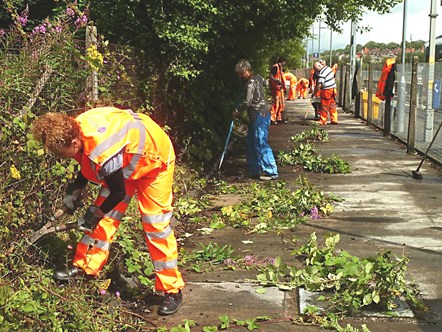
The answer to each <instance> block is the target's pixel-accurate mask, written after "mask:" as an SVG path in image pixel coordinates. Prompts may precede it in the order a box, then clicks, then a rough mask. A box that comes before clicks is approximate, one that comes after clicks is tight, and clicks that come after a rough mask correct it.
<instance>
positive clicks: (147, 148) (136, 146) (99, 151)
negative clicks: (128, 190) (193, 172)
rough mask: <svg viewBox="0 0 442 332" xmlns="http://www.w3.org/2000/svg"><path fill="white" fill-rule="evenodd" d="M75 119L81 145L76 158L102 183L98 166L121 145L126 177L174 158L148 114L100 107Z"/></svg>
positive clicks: (87, 173)
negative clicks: (80, 152)
mask: <svg viewBox="0 0 442 332" xmlns="http://www.w3.org/2000/svg"><path fill="white" fill-rule="evenodd" d="M76 121H77V122H78V123H79V124H80V127H81V130H82V139H83V145H84V147H83V153H82V154H81V155H77V156H75V159H76V160H77V161H78V163H79V164H80V165H81V173H82V174H83V175H84V176H85V177H86V178H87V179H88V180H89V181H92V182H95V183H103V177H102V176H100V168H101V166H102V165H103V163H105V162H106V161H107V160H109V159H110V158H111V157H112V156H114V155H116V154H117V153H118V152H120V151H121V150H122V149H123V148H124V154H123V157H124V158H123V174H124V178H125V179H132V180H136V179H139V178H141V177H143V176H145V175H146V174H148V173H149V172H150V171H152V170H154V169H155V168H159V167H162V166H163V165H168V164H170V163H171V162H173V161H174V160H175V153H174V150H173V147H172V144H171V142H170V139H169V137H168V136H167V134H166V133H165V132H164V131H163V130H162V129H161V128H160V127H159V126H158V125H157V124H156V123H155V122H154V121H153V120H152V119H151V118H150V117H148V116H147V115H144V114H140V113H134V112H132V111H131V110H120V109H118V108H114V107H101V108H95V109H91V110H89V111H87V112H85V113H83V114H80V115H79V116H78V117H77V118H76Z"/></svg>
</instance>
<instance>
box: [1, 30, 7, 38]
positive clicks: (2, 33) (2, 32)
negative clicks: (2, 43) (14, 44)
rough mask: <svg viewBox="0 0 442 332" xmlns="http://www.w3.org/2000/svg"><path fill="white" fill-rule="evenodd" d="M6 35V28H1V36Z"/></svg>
mask: <svg viewBox="0 0 442 332" xmlns="http://www.w3.org/2000/svg"><path fill="white" fill-rule="evenodd" d="M4 35H6V31H5V29H0V37H3V36H4Z"/></svg>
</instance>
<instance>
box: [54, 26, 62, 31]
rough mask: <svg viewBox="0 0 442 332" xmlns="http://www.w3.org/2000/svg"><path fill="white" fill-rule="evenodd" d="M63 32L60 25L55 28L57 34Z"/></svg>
mask: <svg viewBox="0 0 442 332" xmlns="http://www.w3.org/2000/svg"><path fill="white" fill-rule="evenodd" d="M62 30H63V28H62V27H61V26H59V25H57V26H56V27H55V32H58V33H60V32H61V31H62Z"/></svg>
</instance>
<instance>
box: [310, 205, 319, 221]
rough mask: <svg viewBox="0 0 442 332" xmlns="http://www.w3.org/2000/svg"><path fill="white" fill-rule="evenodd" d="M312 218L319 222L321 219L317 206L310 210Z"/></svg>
mask: <svg viewBox="0 0 442 332" xmlns="http://www.w3.org/2000/svg"><path fill="white" fill-rule="evenodd" d="M310 218H311V219H312V220H318V219H319V211H318V208H317V207H316V206H314V207H313V208H312V209H311V210H310Z"/></svg>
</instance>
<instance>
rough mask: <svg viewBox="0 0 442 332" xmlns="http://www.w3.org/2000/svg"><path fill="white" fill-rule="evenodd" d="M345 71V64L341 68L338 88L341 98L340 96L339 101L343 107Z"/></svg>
mask: <svg viewBox="0 0 442 332" xmlns="http://www.w3.org/2000/svg"><path fill="white" fill-rule="evenodd" d="M344 73H345V66H343V67H342V68H341V70H339V90H338V95H339V98H338V103H339V106H341V107H342V104H343V101H342V100H343V95H344V89H345V88H344V85H345V84H344V77H345V76H344Z"/></svg>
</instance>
